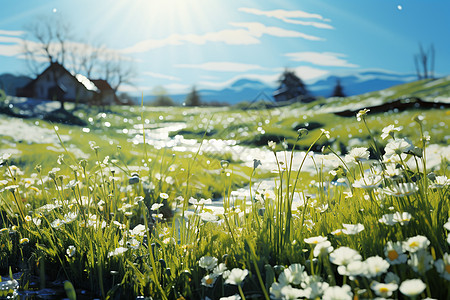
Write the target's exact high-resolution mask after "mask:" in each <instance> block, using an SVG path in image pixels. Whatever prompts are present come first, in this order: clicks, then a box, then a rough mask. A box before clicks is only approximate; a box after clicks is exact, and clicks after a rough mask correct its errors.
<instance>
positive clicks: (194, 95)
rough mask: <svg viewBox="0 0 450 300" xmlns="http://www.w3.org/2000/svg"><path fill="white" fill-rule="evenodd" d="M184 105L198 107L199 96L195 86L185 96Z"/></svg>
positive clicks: (199, 102)
mask: <svg viewBox="0 0 450 300" xmlns="http://www.w3.org/2000/svg"><path fill="white" fill-rule="evenodd" d="M185 104H186V106H200V104H201V101H200V95H199V94H198V92H197V89H196V88H195V86H193V87H192V90H191V92H190V93H189V94H188V95H187V96H186V101H185Z"/></svg>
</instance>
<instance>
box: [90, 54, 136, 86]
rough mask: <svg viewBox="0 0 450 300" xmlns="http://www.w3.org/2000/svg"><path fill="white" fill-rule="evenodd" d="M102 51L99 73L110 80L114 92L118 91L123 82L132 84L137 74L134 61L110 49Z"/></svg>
mask: <svg viewBox="0 0 450 300" xmlns="http://www.w3.org/2000/svg"><path fill="white" fill-rule="evenodd" d="M102 52H103V53H102V54H100V57H101V60H102V63H101V69H100V72H99V73H100V75H101V77H102V78H103V79H105V80H106V81H108V82H109V84H110V85H111V87H112V88H113V90H114V92H117V90H118V89H119V87H120V85H122V84H132V79H133V78H134V77H135V76H136V74H135V71H134V67H133V64H132V61H131V60H126V59H125V58H124V57H122V56H120V55H118V54H117V53H114V52H111V51H108V50H104V51H102Z"/></svg>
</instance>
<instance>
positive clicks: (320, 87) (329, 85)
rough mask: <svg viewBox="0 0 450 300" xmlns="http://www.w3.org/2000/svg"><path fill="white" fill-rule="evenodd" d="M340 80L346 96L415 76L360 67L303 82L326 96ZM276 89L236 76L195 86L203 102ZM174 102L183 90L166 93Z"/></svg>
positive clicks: (262, 95)
mask: <svg viewBox="0 0 450 300" xmlns="http://www.w3.org/2000/svg"><path fill="white" fill-rule="evenodd" d="M338 80H339V81H340V84H341V86H342V87H343V92H344V94H345V95H346V96H354V95H360V94H364V93H368V92H373V91H379V90H383V89H386V88H389V87H391V86H394V85H398V84H403V83H407V82H412V81H415V80H417V77H416V75H412V74H396V73H389V72H384V71H363V72H358V73H352V74H340V75H329V76H325V77H322V78H319V79H317V80H316V81H313V82H305V84H306V88H307V90H308V91H309V92H310V93H311V94H312V95H313V96H316V97H330V96H331V95H332V93H333V89H334V87H335V86H336V83H337V81H338ZM276 89H277V85H276V83H274V84H272V85H270V84H267V83H264V82H262V81H259V80H255V79H247V78H243V79H238V80H236V81H235V82H233V83H232V84H231V85H229V86H227V87H225V88H223V89H201V88H200V89H199V90H198V92H199V94H200V97H201V100H202V101H203V102H206V103H211V102H216V103H228V104H236V103H239V102H242V101H254V100H268V99H272V94H273V92H274V91H275V90H276ZM169 96H170V97H171V98H172V99H173V100H174V101H175V102H177V103H183V102H184V100H185V99H186V94H170V95H169ZM154 98H155V97H154V96H150V95H148V96H144V102H151V101H152V100H154Z"/></svg>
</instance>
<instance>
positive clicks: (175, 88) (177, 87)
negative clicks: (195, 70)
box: [164, 83, 192, 94]
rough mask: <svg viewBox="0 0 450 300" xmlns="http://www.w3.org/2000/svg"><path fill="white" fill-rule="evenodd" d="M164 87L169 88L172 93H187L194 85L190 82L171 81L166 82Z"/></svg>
mask: <svg viewBox="0 0 450 300" xmlns="http://www.w3.org/2000/svg"><path fill="white" fill-rule="evenodd" d="M164 88H165V89H166V90H168V91H169V92H170V94H178V93H186V92H187V91H189V90H190V89H191V88H192V86H191V85H189V84H182V83H171V84H165V85H164Z"/></svg>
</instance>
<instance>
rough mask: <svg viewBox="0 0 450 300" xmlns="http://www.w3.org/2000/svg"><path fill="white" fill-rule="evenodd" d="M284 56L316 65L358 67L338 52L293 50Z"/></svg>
mask: <svg viewBox="0 0 450 300" xmlns="http://www.w3.org/2000/svg"><path fill="white" fill-rule="evenodd" d="M285 56H287V57H289V58H290V59H291V60H293V61H303V62H308V63H311V64H314V65H318V66H328V67H348V68H356V67H358V65H355V64H352V63H349V62H348V61H347V60H345V59H342V57H346V55H344V54H340V53H333V52H294V53H287V54H285Z"/></svg>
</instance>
